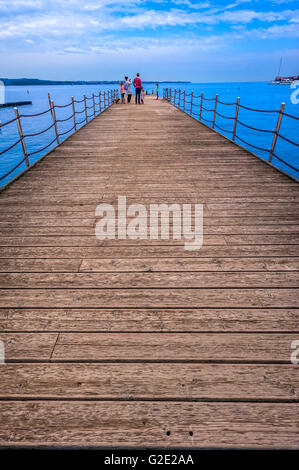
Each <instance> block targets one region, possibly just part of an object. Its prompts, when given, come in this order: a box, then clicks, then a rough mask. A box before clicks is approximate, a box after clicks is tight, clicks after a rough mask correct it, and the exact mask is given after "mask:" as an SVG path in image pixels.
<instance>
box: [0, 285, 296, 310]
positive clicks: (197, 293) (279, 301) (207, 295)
mask: <svg viewBox="0 0 299 470" xmlns="http://www.w3.org/2000/svg"><path fill="white" fill-rule="evenodd" d="M49 305H51V307H53V308H55V307H57V308H61V307H62V308H69V307H70V308H72V307H73V308H93V307H109V308H115V307H117V308H119V307H128V308H152V307H154V308H157V307H158V308H161V307H173V308H177V307H179V308H184V307H189V308H192V307H193V308H194V307H201V308H202V307H204V308H210V307H215V308H216V307H220V308H221V307H224V306H225V307H226V308H252V307H254V308H263V307H269V308H271V307H273V306H275V307H276V308H297V307H299V298H298V291H297V290H296V289H287V288H284V289H273V288H272V289H257V288H252V289H245V288H244V289H218V288H213V289H196V288H194V289H178V288H176V289H134V290H128V289H1V290H0V307H10V308H13V307H17V308H26V307H27V308H29V307H36V308H43V307H49Z"/></svg>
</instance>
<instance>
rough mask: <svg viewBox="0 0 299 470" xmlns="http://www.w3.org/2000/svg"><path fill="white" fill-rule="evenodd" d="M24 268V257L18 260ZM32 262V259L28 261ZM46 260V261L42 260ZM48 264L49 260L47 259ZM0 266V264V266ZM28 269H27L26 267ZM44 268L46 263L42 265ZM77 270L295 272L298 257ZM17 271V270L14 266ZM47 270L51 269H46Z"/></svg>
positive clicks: (91, 262) (125, 263) (113, 264)
mask: <svg viewBox="0 0 299 470" xmlns="http://www.w3.org/2000/svg"><path fill="white" fill-rule="evenodd" d="M18 261H19V266H20V268H19V270H20V271H21V269H22V267H21V262H22V261H23V263H24V265H23V266H24V269H22V271H23V270H24V271H26V267H27V263H26V262H27V260H18ZM29 261H30V262H31V260H29ZM43 261H45V263H46V262H47V261H48V260H43ZM10 262H12V264H11V266H12V269H13V267H14V260H10V259H8V260H2V261H1V263H3V270H5V272H9V270H8V269H7V265H9V266H10V264H9V263H10ZM49 264H50V265H51V260H49ZM28 266H29V267H30V264H29V263H28ZM0 269H1V267H0ZM27 270H28V271H29V270H30V269H27ZM45 270H47V268H46V264H45ZM79 270H80V272H132V271H133V272H163V271H167V272H172V271H174V272H176V271H179V272H184V271H238V272H239V271H296V270H299V258H296V257H294V258H290V257H289V258H275V257H272V258H271V257H261V258H246V260H245V259H244V258H162V259H160V258H156V259H155V258H143V259H130V260H127V259H83V260H82V263H81V265H80V269H79ZM15 271H16V269H15ZM47 271H50V269H49V270H47Z"/></svg>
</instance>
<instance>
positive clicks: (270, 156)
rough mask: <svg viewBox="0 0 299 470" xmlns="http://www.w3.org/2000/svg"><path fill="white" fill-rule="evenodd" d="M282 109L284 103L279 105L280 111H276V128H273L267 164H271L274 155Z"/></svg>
mask: <svg viewBox="0 0 299 470" xmlns="http://www.w3.org/2000/svg"><path fill="white" fill-rule="evenodd" d="M284 107H285V103H281V105H280V110H279V111H278V113H279V114H278V118H277V123H276V128H275V132H274V136H273V140H272V145H271V150H270V154H269V163H271V162H272V157H273V153H274V150H275V145H276V141H277V137H278V134H279V129H280V125H281V120H282V116H283V112H284Z"/></svg>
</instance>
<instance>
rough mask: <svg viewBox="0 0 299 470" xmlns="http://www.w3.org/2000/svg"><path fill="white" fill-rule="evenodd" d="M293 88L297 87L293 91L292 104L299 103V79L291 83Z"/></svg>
mask: <svg viewBox="0 0 299 470" xmlns="http://www.w3.org/2000/svg"><path fill="white" fill-rule="evenodd" d="M291 88H295V90H294V91H293V92H292V93H291V97H290V99H291V103H292V104H299V80H295V81H294V82H293V83H292V84H291Z"/></svg>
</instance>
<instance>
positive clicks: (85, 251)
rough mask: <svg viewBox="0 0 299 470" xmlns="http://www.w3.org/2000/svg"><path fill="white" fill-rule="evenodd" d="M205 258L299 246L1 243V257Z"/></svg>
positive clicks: (282, 251) (285, 251)
mask: <svg viewBox="0 0 299 470" xmlns="http://www.w3.org/2000/svg"><path fill="white" fill-rule="evenodd" d="M195 254H196V256H198V259H201V258H206V257H208V258H210V257H222V258H232V257H233V258H234V257H241V258H242V257H245V258H247V257H250V258H251V257H259V256H261V257H265V256H270V257H274V256H276V257H283V258H284V257H289V256H296V257H298V246H297V245H280V244H279V245H236V246H232V245H230V246H221V245H213V246H212V245H210V246H205V245H204V246H203V247H202V248H201V249H200V250H198V251H187V250H184V247H183V246H181V245H172V244H169V245H164V246H162V245H156V246H150V245H143V244H141V243H140V242H139V243H137V242H136V245H135V246H133V245H131V246H130V245H128V246H122V245H121V242H119V244H118V245H117V246H107V245H106V246H98V247H76V246H72V247H71V246H64V247H59V246H34V247H30V246H5V247H3V246H2V247H1V246H0V258H30V259H35V258H45V259H46V258H48V259H49V258H80V259H83V258H84V259H94V258H130V259H134V258H157V257H160V258H182V257H186V258H194V256H195Z"/></svg>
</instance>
